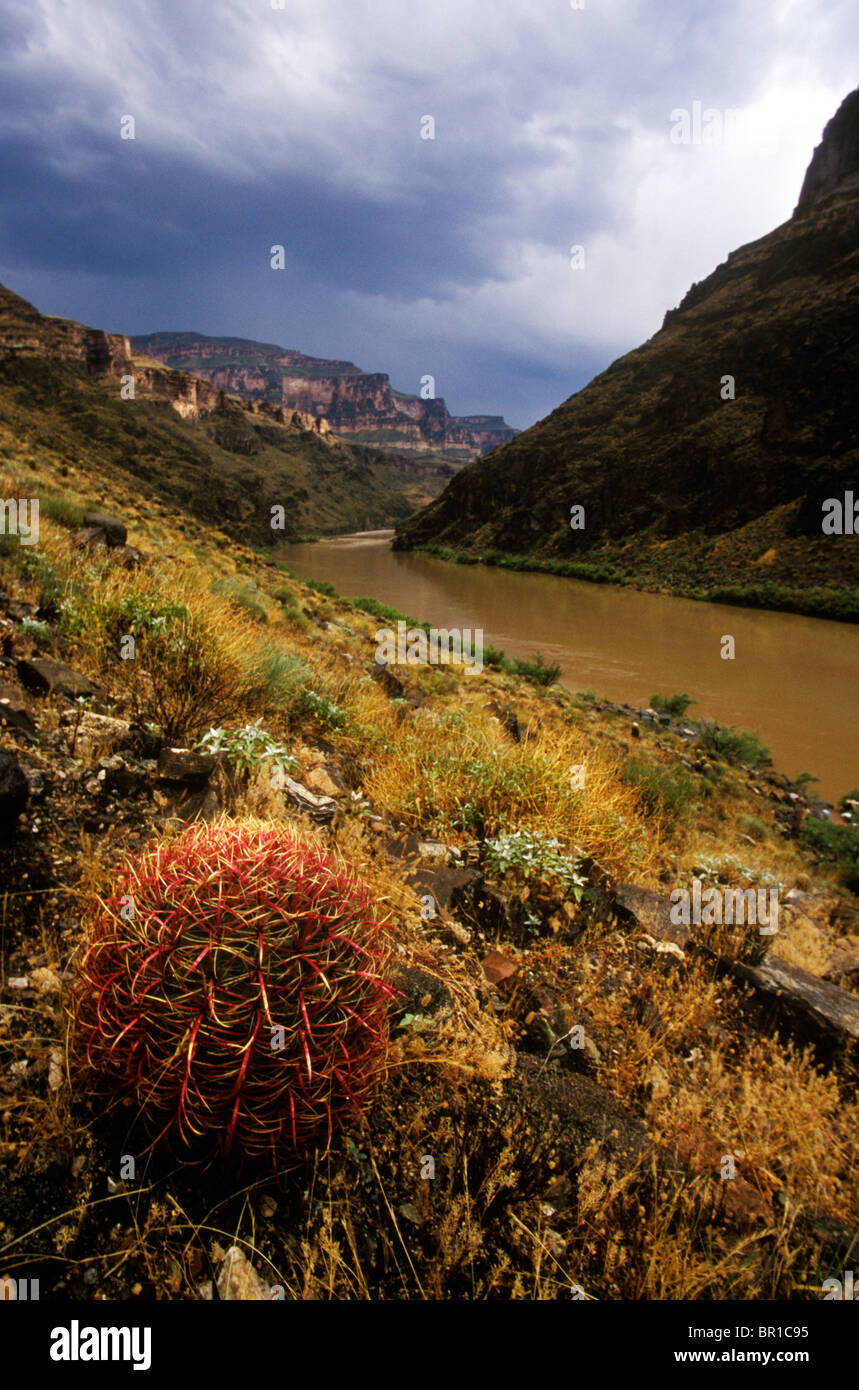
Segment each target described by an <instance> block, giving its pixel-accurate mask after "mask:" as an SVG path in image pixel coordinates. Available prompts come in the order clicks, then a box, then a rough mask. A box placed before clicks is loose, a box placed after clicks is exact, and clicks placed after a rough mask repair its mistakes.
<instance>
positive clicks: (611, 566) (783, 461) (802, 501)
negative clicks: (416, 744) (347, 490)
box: [398, 91, 859, 606]
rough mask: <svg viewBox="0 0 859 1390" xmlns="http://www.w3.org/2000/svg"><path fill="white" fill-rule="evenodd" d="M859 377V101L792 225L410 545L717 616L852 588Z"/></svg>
mask: <svg viewBox="0 0 859 1390" xmlns="http://www.w3.org/2000/svg"><path fill="white" fill-rule="evenodd" d="M857 371H859V91H857V92H854V93H852V94H851V95H850V96H849V97H848V98H847V99H846V100H845V102H844V103H843V105H842V106H841V108H840V109H839V111H838V113H837V115H836V116H835V117H834V119H833V120H831V121H830V122H829V124H828V125H827V127H826V130H825V133H824V138H823V142H822V143H821V145H820V146H819V147H818V148H817V150H816V151H815V153H814V157H813V159H812V161H811V165H810V167H809V170H808V173H807V175H806V178H805V181H804V184H803V187H802V192H801V195H800V199H799V205H798V207H797V209H796V211H795V213H794V215H793V216H792V217H791V218H790V219H789V220H788V221H787V222H785V223H784V224H783V225H782V226H780V227H778V228H776V230H775V231H773V232H771V233H769V234H768V235H767V236H764V237H761V238H760V239H759V240H758V241H755V242H752V243H750V244H749V245H746V246H743V247H741V248H740V249H739V250H737V251H734V252H733V253H732V254H731V255H729V256H728V258H727V260H726V261H725V262H724V263H723V264H722V265H720V266H719V267H718V269H716V270H715V271H714V272H713V274H712V275H710V276H709V277H708V279H706V280H704V281H703V282H702V283H700V284H695V285H693V286H692V288H691V289H690V290H689V292H688V293H687V295H686V296H685V298H684V299H683V301H682V303H681V304H680V306H679V308H677V309H675V310H672V311H669V312H668V313H667V314H666V316H665V322H664V324H663V327H662V329H661V330H660V331H659V332H658V333H656V334H655V335H654V337H652V338H651V339H649V341H648V342H646V343H645V344H644V345H643V346H642V347H640V348H638V349H636V350H635V351H634V352H630V353H628V354H627V355H626V356H625V357H622V358H620V359H619V360H618V361H617V362H615V363H614V364H613V365H612V366H611V367H609V369H608V370H607V371H605V372H603V373H602V374H601V375H600V376H598V377H596V378H595V379H594V380H593V381H592V382H591V383H590V384H589V385H588V386H587V387H585V389H584V390H582V391H580V392H578V394H577V395H575V396H572V397H571V398H570V399H569V400H568V401H566V402H565V403H564V404H563V405H561V406H560V407H559V408H558V409H557V410H555V411H554V412H553V413H552V414H551V415H549V416H548V417H547V418H546V419H545V420H543V421H541V422H540V423H538V424H536V425H534V426H533V427H532V428H531V429H529V430H526V431H525V432H524V433H523V434H520V435H519V436H518V437H517V438H516V439H515V440H513V441H512V443H509V444H507V445H506V446H504V447H503V448H502V449H499V450H497V451H496V452H495V453H494V454H492V456H491V457H490V458H489V459H485V460H477V461H476V462H474V463H472V464H470V465H469V466H468V467H467V468H465V469H463V470H462V471H461V472H460V473H459V474H458V475H457V476H456V477H455V478H454V479H453V480H452V481H451V483H450V484H449V486H448V487H447V489H446V490H445V491H444V493H443V494H442V495H441V496H440V497H439V498H438V499H437V500H436V501H435V502H433V503H432V504H430V506H429V507H428V508H427V509H426V510H425V511H424V512H423V513H421V514H420V515H418V516H417V517H415V518H412V519H410V520H409V521H408V522H406V523H405V524H404V525H403V526H402V528H401V529H400V532H399V537H398V544H399V545H401V546H403V547H409V546H416V545H427V544H435V545H438V544H442V545H443V546H446V547H455V548H468V549H471V550H472V551H475V552H477V553H478V554H480V553H485V552H486V551H487V550H491V549H494V550H496V551H498V550H500V551H503V552H506V553H507V554H513V555H520V556H526V557H527V556H531V557H543V559H545V560H547V561H548V560H551V559H554V560H556V561H557V562H558V564H560V565H566V566H567V572H576V571H575V570H574V569H572V568H571V565H572V562H573V561H576V562H578V561H581V562H582V570H581V572H582V574H583V577H587V568H586V567H587V565H592V566H599V567H600V571H601V577H611V578H621V579H626V580H632V581H635V582H639V583H643V584H645V585H646V586H647V587H656V588H660V587H662V588H668V589H674V590H675V591H681V592H682V591H693V590H703V591H705V592H706V593H707V594H708V595H709V596H711V597H712V596H715V591H717V590H718V589H720V588H721V587H724V586H727V587H728V588H729V589H730V588H731V587H732V586H734V587H735V586H738V585H739V586H743V585H745V586H751V588H752V589H753V590H757V589H759V588H760V587H761V586H763V587H764V588H765V589H766V586H767V585H769V586H770V588H772V586H776V587H777V586H779V585H781V586H788V587H792V588H794V589H799V590H808V589H809V588H813V587H815V586H821V585H822V586H828V587H834V588H836V589H841V588H844V587H848V588H849V587H850V586H851V585H853V586H855V585H857V584H859V544H857V541H856V538H855V537H854V536H853V535H852V534H851V528H850V527H849V523H848V521H847V520H846V519H845V523H844V527H843V534H834V535H830V534H823V533H822V511H823V504H824V502H825V501H826V500H827V499H836V498H838V499H843V498H845V496H846V494H848V493H850V492H851V490H852V494H853V495H854V496H855V497H856V498H857V499H859V486H857V484H859V397H857V392H856V379H857ZM573 507H580V508H582V509H583V511H582V512H581V513H574V512H572V511H571V509H572V508H573ZM847 510H852V508H851V506H850V504H849V503H845V511H847ZM571 522H573V523H575V522H578V523H580V524H579V525H578V526H577V528H576V529H572V525H571ZM856 529H857V531H859V527H857V528H856ZM595 577H596V576H595ZM785 606H789V605H787V604H786V605H785Z"/></svg>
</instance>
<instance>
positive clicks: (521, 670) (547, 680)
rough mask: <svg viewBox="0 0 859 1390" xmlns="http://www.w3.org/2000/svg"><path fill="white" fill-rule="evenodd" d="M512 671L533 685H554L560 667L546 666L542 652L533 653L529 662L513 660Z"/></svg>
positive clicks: (559, 672)
mask: <svg viewBox="0 0 859 1390" xmlns="http://www.w3.org/2000/svg"><path fill="white" fill-rule="evenodd" d="M513 670H514V672H515V674H516V675H517V676H524V677H525V679H526V680H529V681H531V682H533V684H534V685H544V686H546V685H554V683H555V681H556V680H557V679H558V677H559V676H560V674H561V668H560V666H547V665H546V662H545V660H544V657H543V653H542V652H535V653H534V655H533V657H532V659H531V660H530V661H525V660H521V659H515V660H514V661H513Z"/></svg>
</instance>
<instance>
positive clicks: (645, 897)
mask: <svg viewBox="0 0 859 1390" xmlns="http://www.w3.org/2000/svg"><path fill="white" fill-rule="evenodd" d="M613 898H614V907H615V911H616V913H617V917H618V921H619V922H620V923H621V925H622V926H628V927H641V928H642V930H643V931H645V932H646V933H647V934H648V935H649V936H651V937H653V938H654V940H655V941H671V942H673V943H674V945H675V946H679V947H680V948H681V950H682V948H683V947H684V946H686V945H687V944H688V943H689V941H690V940H691V939H692V931H691V928H690V927H686V926H684V925H683V924H682V923H676V922H672V920H671V902H670V900H669V899H668V898H666V897H665V896H664V895H663V894H662V893H655V892H654V891H653V890H652V889H650V888H638V887H636V885H635V884H632V883H619V884H617V885H615V887H614V890H613Z"/></svg>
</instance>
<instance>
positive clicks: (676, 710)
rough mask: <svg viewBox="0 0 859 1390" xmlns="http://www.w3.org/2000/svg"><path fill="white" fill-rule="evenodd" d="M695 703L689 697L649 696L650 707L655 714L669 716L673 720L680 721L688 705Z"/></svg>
mask: <svg viewBox="0 0 859 1390" xmlns="http://www.w3.org/2000/svg"><path fill="white" fill-rule="evenodd" d="M694 703H695V701H694V700H693V699H692V696H691V695H651V697H650V707H651V709H655V710H656V712H657V714H670V715H672V716H673V717H674V718H675V719H682V718H683V716H684V714H685V713H686V711H687V709H688V708H689V706H690V705H694Z"/></svg>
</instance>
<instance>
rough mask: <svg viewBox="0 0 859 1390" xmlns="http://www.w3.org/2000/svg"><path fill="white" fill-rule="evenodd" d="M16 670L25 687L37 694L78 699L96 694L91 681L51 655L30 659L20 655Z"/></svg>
mask: <svg viewBox="0 0 859 1390" xmlns="http://www.w3.org/2000/svg"><path fill="white" fill-rule="evenodd" d="M17 670H18V675H19V676H20V678H21V680H22V682H23V683H24V685H25V686H26V687H27V689H28V690H32V691H34V692H35V693H36V694H38V695H48V694H53V695H64V696H65V697H66V699H69V700H78V699H81V698H88V697H91V696H93V695H95V694H96V687H95V686H94V685H93V683H92V681H90V680H88V679H87V677H86V676H82V675H81V673H80V671H75V670H73V669H72V667H71V666H67V665H66V663H65V662H64V661H56V660H54V658H53V657H47V656H42V657H33V658H32V660H28V659H27V658H24V657H22V659H21V660H20V661H19V662H18V666H17Z"/></svg>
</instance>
